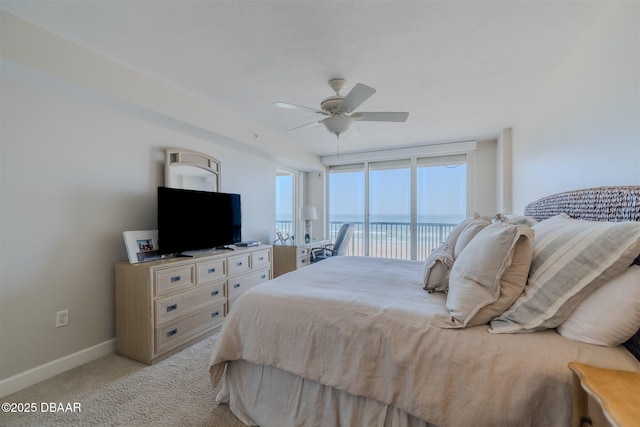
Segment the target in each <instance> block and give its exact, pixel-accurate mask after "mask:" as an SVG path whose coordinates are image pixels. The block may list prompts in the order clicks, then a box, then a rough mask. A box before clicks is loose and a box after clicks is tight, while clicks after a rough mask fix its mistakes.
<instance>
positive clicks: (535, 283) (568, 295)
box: [490, 214, 640, 333]
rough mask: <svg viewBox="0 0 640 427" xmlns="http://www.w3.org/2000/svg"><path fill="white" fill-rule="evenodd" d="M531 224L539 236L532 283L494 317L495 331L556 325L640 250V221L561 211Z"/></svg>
mask: <svg viewBox="0 0 640 427" xmlns="http://www.w3.org/2000/svg"><path fill="white" fill-rule="evenodd" d="M532 228H533V230H534V231H535V233H536V238H535V241H534V244H533V261H532V262H531V271H530V272H529V281H528V283H527V287H526V289H525V291H524V293H523V294H522V295H521V296H520V297H519V298H518V299H517V300H516V302H514V303H513V305H512V306H511V307H510V308H509V309H508V310H507V311H505V312H504V313H503V314H502V315H500V316H498V317H496V318H495V319H493V320H492V321H491V330H490V332H492V333H518V332H532V331H536V330H541V329H547V328H555V327H557V326H558V325H560V324H562V323H563V322H564V321H565V320H566V319H567V318H568V317H569V315H570V314H571V312H573V310H575V308H576V307H577V306H578V305H579V304H580V302H582V300H583V299H585V298H586V297H587V296H588V295H589V293H591V292H592V291H593V290H595V289H597V288H598V287H599V286H600V285H602V284H604V283H606V282H607V281H609V280H611V279H612V278H613V277H615V276H616V275H618V274H620V273H622V272H623V271H625V270H626V269H627V268H628V267H629V266H630V265H631V263H632V262H633V260H634V258H635V257H636V256H638V254H639V253H640V222H632V221H628V222H604V221H603V222H600V221H584V220H577V219H571V218H569V217H568V216H567V215H564V214H560V215H556V216H554V217H551V218H549V219H547V220H544V221H541V222H539V223H537V224H536V225H534V226H533V227H532Z"/></svg>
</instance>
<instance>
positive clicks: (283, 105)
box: [273, 101, 328, 116]
mask: <svg viewBox="0 0 640 427" xmlns="http://www.w3.org/2000/svg"><path fill="white" fill-rule="evenodd" d="M273 105H275V106H276V107H280V108H288V109H290V110H300V111H309V112H311V113H316V114H322V115H324V116H328V114H327V113H325V112H324V111H320V110H316V109H315V108H311V107H303V106H302V105H295V104H289V103H288V102H282V101H278V102H274V103H273Z"/></svg>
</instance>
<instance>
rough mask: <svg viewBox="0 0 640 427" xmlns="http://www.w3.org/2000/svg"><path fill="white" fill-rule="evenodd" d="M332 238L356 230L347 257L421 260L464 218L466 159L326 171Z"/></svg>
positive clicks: (411, 160)
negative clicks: (347, 227) (347, 225)
mask: <svg viewBox="0 0 640 427" xmlns="http://www.w3.org/2000/svg"><path fill="white" fill-rule="evenodd" d="M328 170H329V174H328V192H327V195H328V199H327V200H328V213H329V215H328V218H329V230H330V237H331V238H332V239H334V238H335V234H336V232H337V230H338V228H339V227H340V225H341V224H342V223H344V222H351V223H354V224H355V225H356V227H357V228H356V233H355V236H354V240H353V243H352V245H351V247H350V248H349V254H350V255H366V256H374V257H383V258H398V259H420V260H422V259H425V258H426V257H427V256H428V254H429V253H430V252H431V250H433V249H434V248H435V247H437V246H439V245H440V243H442V242H443V241H444V240H445V239H446V237H447V235H448V234H449V232H450V231H451V230H452V229H453V227H454V226H455V225H456V224H458V223H459V222H460V221H461V220H462V219H464V218H465V217H466V197H467V188H466V187H467V186H466V179H467V173H466V156H465V155H457V156H445V157H424V158H415V157H414V158H408V159H400V160H390V161H380V162H364V163H357V164H351V165H339V166H330V167H329V169H328Z"/></svg>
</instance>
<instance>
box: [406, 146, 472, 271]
mask: <svg viewBox="0 0 640 427" xmlns="http://www.w3.org/2000/svg"><path fill="white" fill-rule="evenodd" d="M416 196H417V254H416V259H426V258H427V256H428V255H429V253H430V252H431V251H432V250H433V249H435V248H436V247H438V246H440V244H441V243H442V242H444V241H445V240H446V238H447V236H448V235H449V232H451V230H452V229H453V227H454V226H455V225H456V224H458V223H460V222H461V221H462V220H463V219H465V217H466V214H467V166H466V163H465V156H463V155H461V156H449V157H426V158H420V159H418V160H417V192H416Z"/></svg>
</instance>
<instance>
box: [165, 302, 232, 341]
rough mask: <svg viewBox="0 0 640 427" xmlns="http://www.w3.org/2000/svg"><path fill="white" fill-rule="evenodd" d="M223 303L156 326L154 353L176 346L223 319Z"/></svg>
mask: <svg viewBox="0 0 640 427" xmlns="http://www.w3.org/2000/svg"><path fill="white" fill-rule="evenodd" d="M224 310H225V303H224V302H220V303H217V304H214V305H212V306H210V307H208V308H206V309H204V310H200V311H197V312H195V313H194V314H193V315H191V316H189V317H186V318H184V319H181V320H177V321H175V322H170V323H168V324H167V325H165V326H161V327H158V328H156V353H160V352H162V351H164V350H168V349H170V348H172V347H177V346H179V345H180V344H182V343H183V342H185V341H187V340H188V339H189V338H191V337H193V336H194V335H197V334H199V333H201V332H204V331H206V330H207V329H211V328H213V327H215V326H217V325H219V324H221V323H222V322H223V321H224Z"/></svg>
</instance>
